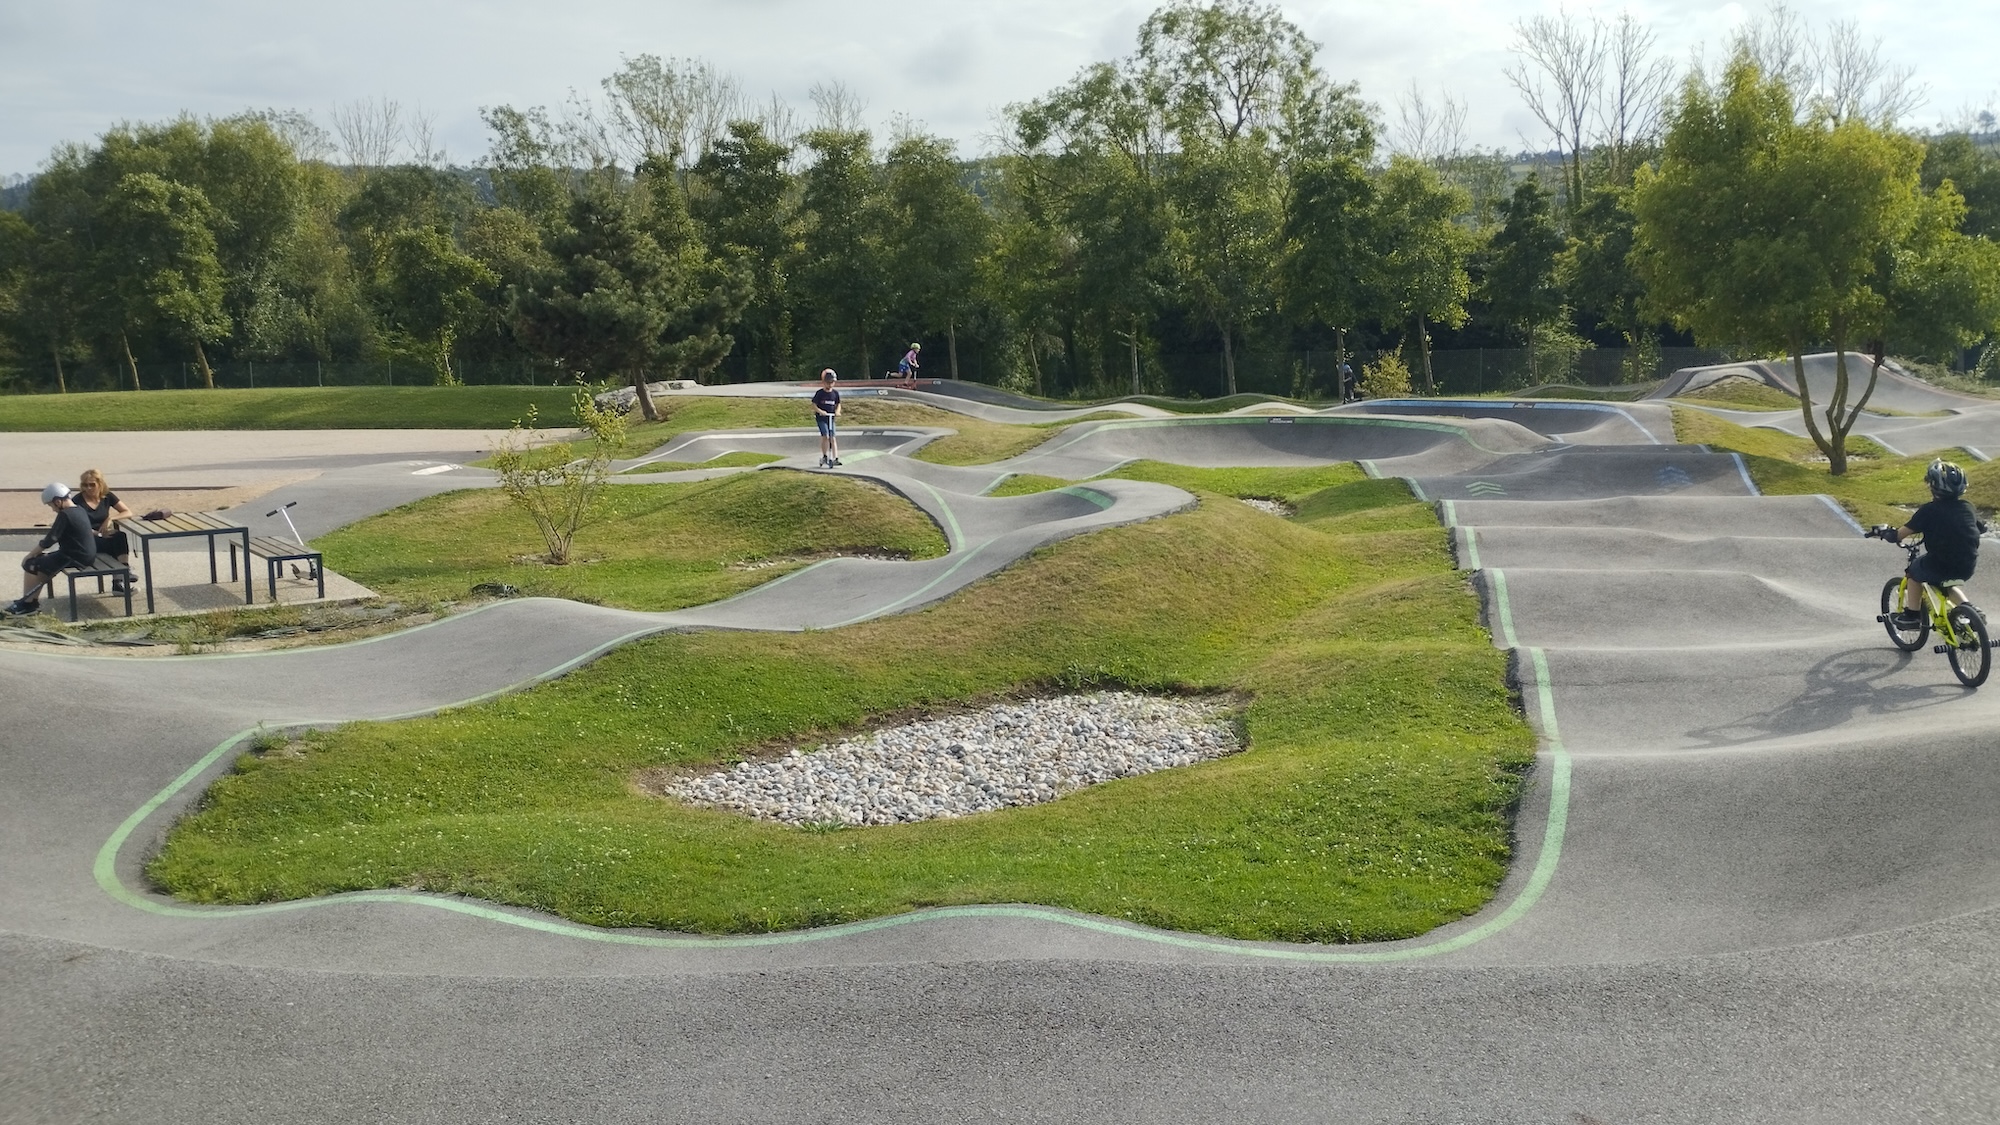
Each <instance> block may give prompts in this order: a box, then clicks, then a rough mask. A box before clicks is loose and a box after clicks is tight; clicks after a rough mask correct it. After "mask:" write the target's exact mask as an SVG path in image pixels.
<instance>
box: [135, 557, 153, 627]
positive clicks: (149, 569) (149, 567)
mask: <svg viewBox="0 0 2000 1125" xmlns="http://www.w3.org/2000/svg"><path fill="white" fill-rule="evenodd" d="M139 553H140V554H142V555H144V556H145V557H146V616H148V617H151V616H152V615H153V612H154V610H153V541H152V540H151V539H141V540H139Z"/></svg>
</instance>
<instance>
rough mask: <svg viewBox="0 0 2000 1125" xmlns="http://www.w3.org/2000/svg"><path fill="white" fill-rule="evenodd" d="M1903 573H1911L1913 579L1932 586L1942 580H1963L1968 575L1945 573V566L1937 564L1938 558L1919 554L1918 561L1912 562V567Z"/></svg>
mask: <svg viewBox="0 0 2000 1125" xmlns="http://www.w3.org/2000/svg"><path fill="white" fill-rule="evenodd" d="M1903 573H1904V574H1907V575H1909V576H1910V578H1911V579H1912V580H1913V581H1917V582H1922V583H1925V584H1926V585H1931V586H1935V585H1938V584H1939V583H1942V582H1963V581H1965V579H1966V577H1967V576H1966V575H1963V574H1947V573H1945V570H1944V568H1943V567H1941V566H1939V565H1938V564H1937V559H1935V558H1933V557H1931V556H1930V555H1918V556H1917V561H1916V562H1913V563H1911V564H1910V569H1908V570H1906V571H1904V572H1903Z"/></svg>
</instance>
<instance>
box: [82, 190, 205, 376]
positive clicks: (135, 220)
mask: <svg viewBox="0 0 2000 1125" xmlns="http://www.w3.org/2000/svg"><path fill="white" fill-rule="evenodd" d="M215 222H216V216H215V213H214V209H213V208H212V207H210V206H209V203H208V199H207V198H206V197H205V196H203V195H202V193H201V190H200V189H199V188H194V187H190V186H188V185H186V184H180V183H174V182H173V181H170V180H167V179H164V178H162V177H160V176H157V175H154V174H153V173H151V172H137V173H133V174H130V175H127V176H125V177H123V178H122V179H120V180H119V181H118V186H117V187H116V188H115V189H113V190H112V192H111V194H110V196H109V197H108V198H106V199H105V200H104V202H103V205H102V207H101V209H100V212H99V215H98V229H99V231H100V232H101V234H102V238H103V242H102V243H101V244H100V245H101V248H100V250H99V251H98V254H97V255H96V260H95V261H94V262H93V263H92V270H91V272H92V274H93V277H94V280H95V283H96V288H97V291H98V293H99V294H101V295H102V296H101V302H102V307H103V308H104V309H105V310H106V312H107V313H108V315H109V316H110V317H111V320H110V321H109V324H111V325H115V327H116V330H117V333H118V336H119V339H120V341H121V343H122V345H123V347H124V351H125V359H126V363H127V364H128V365H129V367H130V369H131V375H132V389H133V390H138V389H139V364H138V361H137V360H136V359H135V358H134V357H133V355H132V346H131V342H130V334H131V333H132V332H133V331H134V330H139V329H144V328H149V327H158V328H161V329H164V330H165V331H166V332H167V333H168V334H169V335H171V336H173V337H174V338H176V339H178V340H180V341H181V342H182V343H185V344H187V345H188V346H190V347H191V348H192V349H193V351H194V359H195V364H196V366H197V368H198V369H199V370H200V371H201V379H202V385H203V386H205V387H209V388H213V387H214V386H215V372H214V371H213V370H211V369H210V367H209V365H208V354H207V352H206V351H205V350H204V349H203V347H202V345H203V343H205V342H206V343H214V342H215V341H217V340H220V339H222V338H223V337H224V336H226V335H227V334H228V332H229V317H228V315H227V314H226V313H225V312H224V311H223V307H222V292H223V286H222V265H221V263H220V262H218V261H216V257H215V236H214V235H213V234H212V233H210V232H211V231H212V230H213V226H214V223H215Z"/></svg>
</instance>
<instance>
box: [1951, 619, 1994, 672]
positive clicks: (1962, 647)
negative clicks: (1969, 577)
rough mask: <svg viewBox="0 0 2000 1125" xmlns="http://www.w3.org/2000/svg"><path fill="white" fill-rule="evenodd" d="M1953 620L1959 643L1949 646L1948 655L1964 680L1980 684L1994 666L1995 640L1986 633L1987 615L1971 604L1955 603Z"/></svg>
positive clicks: (1952, 627)
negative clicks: (1956, 604) (1983, 614)
mask: <svg viewBox="0 0 2000 1125" xmlns="http://www.w3.org/2000/svg"><path fill="white" fill-rule="evenodd" d="M1950 621H1951V631H1952V632H1954V633H1957V634H1958V643H1957V644H1955V645H1953V646H1951V647H1950V648H1948V649H1946V650H1945V656H1946V658H1947V659H1949V660H1950V661H1951V670H1952V671H1953V672H1955V673H1957V675H1958V679H1959V682H1960V683H1963V684H1964V685H1965V686H1966V687H1978V686H1979V685H1980V684H1983V683H1985V682H1986V674H1987V673H1989V672H1991V671H1992V670H1993V644H1992V642H1991V641H1990V640H1988V639H1987V636H1986V619H1985V618H1984V617H1982V616H1980V613H1979V611H1978V610H1976V609H1974V608H1972V607H1971V606H1969V605H1961V606H1953V607H1952V610H1951V617H1950Z"/></svg>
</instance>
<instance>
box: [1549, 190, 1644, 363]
mask: <svg viewBox="0 0 2000 1125" xmlns="http://www.w3.org/2000/svg"><path fill="white" fill-rule="evenodd" d="M1631 203H1632V191H1631V189H1630V188H1621V187H1615V186H1612V185H1610V184H1600V185H1598V186H1597V187H1596V188H1594V189H1593V190H1592V191H1591V193H1590V194H1589V195H1588V196H1586V197H1585V198H1584V204H1583V209H1582V210H1581V211H1578V212H1577V214H1576V220H1575V222H1574V223H1573V224H1572V233H1571V238H1570V243H1569V248H1568V249H1567V250H1565V251H1564V252H1563V255H1562V258H1561V261H1560V262H1559V263H1558V271H1557V272H1558V274H1559V276H1560V277H1561V279H1562V288H1563V291H1564V292H1565V293H1567V294H1568V296H1569V299H1570V303H1571V304H1573V305H1574V306H1575V307H1576V309H1577V311H1578V312H1580V313H1582V314H1583V315H1584V316H1586V317H1588V318H1590V319H1591V320H1593V321H1594V322H1595V323H1596V324H1598V325H1599V326H1602V327H1604V328H1608V329H1610V330H1612V331H1614V332H1616V333H1618V334H1619V336H1620V337H1622V338H1623V339H1624V341H1625V344H1626V346H1627V347H1630V348H1633V349H1635V350H1643V349H1644V348H1645V346H1646V344H1645V341H1646V340H1647V339H1648V336H1649V333H1648V330H1647V321H1646V316H1645V314H1644V312H1643V310H1642V305H1641V302H1642V301H1643V300H1644V297H1645V293H1646V287H1645V284H1644V283H1643V282H1641V281H1640V280H1639V275H1638V274H1637V273H1636V272H1634V270H1633V268H1632V260H1631V259H1632V240H1633V228H1634V227H1635V226H1636V225H1637V223H1638V219H1637V218H1636V217H1635V216H1634V215H1633V214H1632V206H1631ZM1636 362H1637V359H1636V356H1635V363H1636ZM1629 374H1630V376H1631V379H1630V381H1632V382H1640V381H1642V380H1644V379H1646V378H1650V377H1651V375H1650V372H1641V371H1639V370H1637V369H1636V368H1635V369H1634V370H1632V371H1631V372H1630V373H1629Z"/></svg>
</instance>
